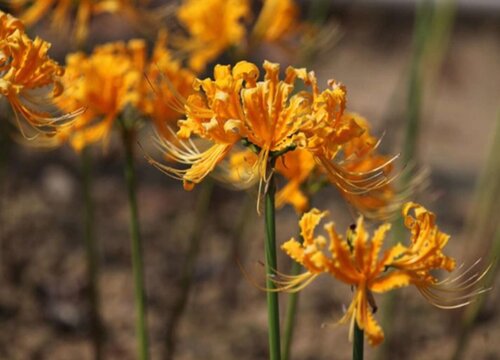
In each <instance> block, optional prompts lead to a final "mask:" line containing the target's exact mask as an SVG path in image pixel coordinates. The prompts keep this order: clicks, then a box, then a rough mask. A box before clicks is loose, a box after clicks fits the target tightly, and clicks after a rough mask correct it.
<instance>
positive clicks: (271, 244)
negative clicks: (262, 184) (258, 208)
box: [265, 159, 281, 360]
mask: <svg viewBox="0 0 500 360" xmlns="http://www.w3.org/2000/svg"><path fill="white" fill-rule="evenodd" d="M270 168H271V169H270V179H269V181H268V183H267V189H266V191H265V226H266V241H265V256H266V262H265V265H266V275H267V277H266V278H267V280H266V286H267V288H269V289H275V288H276V284H275V283H274V281H273V280H272V279H273V278H274V277H275V276H276V272H277V270H278V262H277V259H276V224H275V211H276V208H275V194H276V185H275V183H274V159H271V166H270ZM267 319H268V326H269V329H268V336H269V359H270V360H280V359H281V351H280V346H281V344H280V319H279V302H278V293H277V292H274V291H269V292H267Z"/></svg>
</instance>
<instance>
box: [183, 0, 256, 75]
mask: <svg viewBox="0 0 500 360" xmlns="http://www.w3.org/2000/svg"><path fill="white" fill-rule="evenodd" d="M249 11H250V6H249V1H248V0H184V1H183V3H182V5H181V6H180V7H179V9H178V11H177V18H178V19H179V21H180V22H181V24H182V25H184V27H185V28H186V30H187V31H188V33H189V35H190V37H189V38H187V39H179V41H178V42H179V43H178V47H179V48H180V49H181V50H182V51H185V52H187V53H189V66H190V67H191V68H192V69H193V70H194V71H197V72H201V71H203V70H204V69H205V66H206V65H207V63H209V62H210V61H213V60H215V59H216V58H217V57H218V56H219V55H220V54H221V53H222V52H223V51H224V50H226V49H227V48H228V47H229V46H232V45H237V44H238V43H239V42H240V41H241V40H242V39H243V37H244V36H245V26H244V25H243V23H242V20H243V19H246V18H248V17H249Z"/></svg>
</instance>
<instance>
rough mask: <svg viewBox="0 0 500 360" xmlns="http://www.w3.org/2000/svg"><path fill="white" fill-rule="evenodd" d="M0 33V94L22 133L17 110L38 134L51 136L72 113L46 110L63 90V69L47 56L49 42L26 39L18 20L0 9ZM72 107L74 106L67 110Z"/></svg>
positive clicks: (65, 123)
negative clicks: (54, 112)
mask: <svg viewBox="0 0 500 360" xmlns="http://www.w3.org/2000/svg"><path fill="white" fill-rule="evenodd" d="M0 35H1V36H2V37H1V39H0V69H1V75H0V94H1V95H3V96H4V97H5V98H6V99H7V100H8V101H9V103H10V104H11V105H12V107H13V109H14V111H15V114H16V121H17V124H18V126H19V128H20V131H21V132H22V133H23V135H24V136H26V137H27V136H28V135H27V134H26V132H25V130H24V126H23V125H22V123H21V121H20V120H19V118H18V113H19V114H21V115H22V116H23V118H24V119H26V121H27V122H28V124H29V126H30V127H31V128H32V129H34V130H35V131H36V132H37V133H38V134H43V135H47V136H52V135H54V134H55V132H56V130H57V129H58V128H60V127H63V126H64V125H67V120H69V119H71V117H72V116H74V115H75V114H74V113H70V114H66V115H62V116H56V115H53V113H51V112H49V110H48V108H49V107H50V105H51V104H52V103H53V102H54V101H55V99H56V98H57V97H58V96H59V95H61V92H62V90H63V85H62V83H61V76H62V75H63V74H64V69H63V68H62V67H60V66H59V65H58V64H57V63H56V62H55V61H54V60H52V59H51V58H50V57H49V56H48V54H47V52H48V50H49V48H50V44H49V43H47V42H45V41H43V40H42V39H40V38H38V37H37V38H35V40H31V39H30V38H28V36H27V35H26V34H25V33H24V28H23V25H22V23H21V22H20V21H19V20H17V19H16V18H14V17H12V16H11V15H9V14H5V13H3V12H0ZM75 109H78V108H77V107H73V108H71V109H68V111H74V110H75Z"/></svg>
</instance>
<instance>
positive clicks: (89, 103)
mask: <svg viewBox="0 0 500 360" xmlns="http://www.w3.org/2000/svg"><path fill="white" fill-rule="evenodd" d="M66 63H67V65H66V66H67V67H66V74H65V76H64V78H63V80H64V84H65V86H66V89H67V91H66V92H65V93H64V94H63V96H61V97H60V99H59V101H58V106H59V107H61V108H62V109H67V108H73V107H74V106H75V105H79V106H84V107H85V109H86V111H85V112H84V113H83V114H81V115H80V116H78V117H77V118H76V119H75V122H74V124H73V126H72V127H70V128H68V129H67V130H66V131H64V132H60V133H59V134H58V136H57V138H56V139H55V141H58V142H59V143H60V142H64V141H69V142H70V144H71V145H72V147H73V148H74V149H75V150H76V151H80V150H82V149H83V148H84V147H85V146H87V145H89V144H92V143H95V142H99V141H104V144H105V143H106V141H107V140H108V139H109V134H110V131H111V129H112V127H113V124H114V123H115V121H116V120H117V119H118V118H119V116H120V115H121V114H122V112H123V111H124V110H125V108H126V107H127V106H133V107H137V104H138V102H139V99H140V97H141V94H140V91H139V90H140V89H141V86H140V83H141V81H143V69H144V66H145V43H144V42H143V41H142V40H131V41H129V42H128V43H123V42H116V43H109V44H105V45H102V46H99V47H96V48H95V49H94V51H93V53H92V54H91V55H88V56H87V55H85V54H83V53H80V52H79V53H73V54H70V55H68V56H67V59H66Z"/></svg>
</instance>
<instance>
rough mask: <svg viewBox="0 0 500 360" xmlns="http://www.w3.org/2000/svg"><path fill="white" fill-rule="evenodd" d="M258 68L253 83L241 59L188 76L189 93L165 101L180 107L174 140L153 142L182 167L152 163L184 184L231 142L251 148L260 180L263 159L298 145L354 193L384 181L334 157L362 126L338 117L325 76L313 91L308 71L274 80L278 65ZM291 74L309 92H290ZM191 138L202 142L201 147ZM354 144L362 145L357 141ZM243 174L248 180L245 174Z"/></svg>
mask: <svg viewBox="0 0 500 360" xmlns="http://www.w3.org/2000/svg"><path fill="white" fill-rule="evenodd" d="M263 68H264V72H265V75H264V78H263V80H261V81H259V74H260V71H259V69H258V67H257V66H256V65H254V64H252V63H249V62H246V61H241V62H239V63H237V64H236V65H235V66H234V68H231V67H230V66H222V65H217V66H216V67H215V69H214V79H210V78H207V79H204V80H196V81H195V83H194V88H195V92H194V93H193V94H192V95H190V96H189V97H188V98H187V99H185V98H183V97H182V96H180V95H179V94H177V96H176V98H175V100H174V101H172V103H171V106H172V107H173V108H174V109H175V110H177V111H179V112H184V113H185V116H186V119H184V120H180V121H179V122H178V126H179V130H178V131H177V133H176V137H177V139H176V140H172V139H162V140H161V141H160V143H161V144H162V146H163V147H164V150H165V152H166V153H167V157H168V158H170V159H173V160H175V161H176V162H178V163H181V164H185V165H187V166H188V167H187V168H184V169H177V168H176V167H174V166H163V165H161V164H159V163H156V162H154V161H153V164H155V165H156V166H157V167H159V168H160V169H161V170H163V171H165V172H166V173H167V174H169V175H171V176H173V177H174V178H177V179H180V180H183V183H184V186H185V188H186V189H191V188H192V187H193V186H194V185H195V184H197V183H199V182H200V181H202V180H203V179H204V178H205V177H206V176H207V175H208V174H209V173H211V172H212V171H213V170H214V169H215V167H216V166H217V165H218V164H220V163H221V162H223V161H224V159H225V158H226V157H227V156H229V155H230V152H231V151H232V150H233V148H234V147H235V145H236V144H244V145H246V146H248V148H249V149H252V150H253V151H254V152H255V153H256V154H257V159H256V160H255V161H253V160H252V161H253V165H252V168H253V170H252V173H253V176H254V177H256V178H258V179H260V184H262V183H264V182H267V179H268V170H269V169H268V167H269V166H270V161H271V160H272V161H275V160H276V157H279V156H281V155H283V154H285V153H286V152H288V151H293V150H294V149H303V150H305V151H308V152H309V153H310V154H311V155H312V156H313V158H314V160H315V161H316V162H317V163H318V164H320V165H322V166H323V167H324V168H325V169H324V171H325V172H326V173H327V174H329V176H332V177H333V178H334V179H335V184H336V185H337V186H339V187H340V188H342V190H344V191H346V192H350V193H353V194H362V193H366V192H368V191H370V190H373V189H376V188H377V187H380V186H383V185H384V184H385V180H384V179H383V176H384V174H385V173H384V172H383V171H382V170H381V168H377V169H370V171H369V172H368V173H367V174H364V173H362V172H357V173H349V172H348V171H346V170H344V169H343V168H342V166H341V165H342V164H338V165H337V164H336V163H335V158H336V157H337V156H338V155H339V154H340V153H341V152H342V150H343V147H344V146H346V145H348V146H350V147H353V146H358V145H357V144H356V143H352V144H351V143H350V141H351V140H352V139H354V138H356V137H360V136H362V134H363V133H364V132H365V131H366V129H365V128H363V127H362V126H361V125H359V124H358V123H357V122H356V121H355V120H354V119H353V118H352V117H348V116H343V114H344V110H345V103H346V89H345V87H344V86H342V85H341V84H338V83H336V82H334V81H330V82H329V88H327V89H326V90H324V91H322V92H320V91H319V88H318V86H317V80H316V77H315V76H314V73H312V72H310V73H308V72H307V71H306V70H305V69H296V68H293V67H288V68H287V70H286V72H285V77H284V79H283V80H280V66H279V65H278V64H275V63H270V62H267V61H265V62H264V64H263ZM298 80H301V81H302V82H303V83H304V84H305V85H306V86H309V87H310V88H311V91H310V92H308V91H301V92H298V93H296V94H294V93H293V92H294V87H295V83H296V82H297V81H298ZM172 87H173V86H172ZM193 139H194V140H197V139H201V140H204V141H205V142H204V145H201V146H204V147H203V148H201V147H200V145H199V143H198V144H195V142H194V141H193ZM359 143H360V144H361V145H363V146H365V145H364V143H363V141H360V142H359ZM361 145H359V146H361ZM359 151H361V150H359ZM271 167H272V166H271ZM247 178H248V179H247V180H248V182H251V180H252V179H251V177H247Z"/></svg>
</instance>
